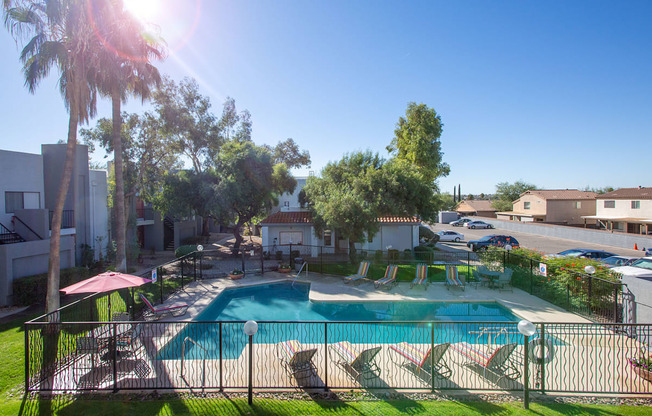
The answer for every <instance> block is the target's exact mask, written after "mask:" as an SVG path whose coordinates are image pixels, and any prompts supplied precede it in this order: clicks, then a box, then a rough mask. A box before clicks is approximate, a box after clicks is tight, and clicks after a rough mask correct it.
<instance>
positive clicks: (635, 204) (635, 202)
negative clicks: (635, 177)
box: [632, 201, 641, 209]
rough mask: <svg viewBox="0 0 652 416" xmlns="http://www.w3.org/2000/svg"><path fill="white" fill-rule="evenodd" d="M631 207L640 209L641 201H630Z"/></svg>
mask: <svg viewBox="0 0 652 416" xmlns="http://www.w3.org/2000/svg"><path fill="white" fill-rule="evenodd" d="M632 209H641V201H632Z"/></svg>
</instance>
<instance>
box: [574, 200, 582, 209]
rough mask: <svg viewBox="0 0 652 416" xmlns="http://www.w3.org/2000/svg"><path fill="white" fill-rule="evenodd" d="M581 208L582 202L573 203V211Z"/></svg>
mask: <svg viewBox="0 0 652 416" xmlns="http://www.w3.org/2000/svg"><path fill="white" fill-rule="evenodd" d="M581 208H582V201H576V202H575V209H581Z"/></svg>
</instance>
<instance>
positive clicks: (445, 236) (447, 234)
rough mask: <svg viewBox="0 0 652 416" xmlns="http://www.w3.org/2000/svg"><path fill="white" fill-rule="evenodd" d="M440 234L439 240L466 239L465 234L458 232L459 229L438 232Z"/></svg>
mask: <svg viewBox="0 0 652 416" xmlns="http://www.w3.org/2000/svg"><path fill="white" fill-rule="evenodd" d="M437 235H438V236H439V241H455V242H458V241H462V240H464V234H461V233H458V232H457V231H451V230H445V231H440V232H438V233H437Z"/></svg>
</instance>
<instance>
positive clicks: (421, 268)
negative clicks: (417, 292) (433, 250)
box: [410, 264, 430, 289]
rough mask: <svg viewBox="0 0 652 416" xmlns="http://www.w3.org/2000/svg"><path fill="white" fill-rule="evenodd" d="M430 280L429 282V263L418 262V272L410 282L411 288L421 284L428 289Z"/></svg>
mask: <svg viewBox="0 0 652 416" xmlns="http://www.w3.org/2000/svg"><path fill="white" fill-rule="evenodd" d="M429 284H430V282H428V265H427V264H417V273H416V277H415V278H414V280H413V281H412V283H410V289H412V288H413V287H415V286H421V287H423V288H424V289H428V285H429Z"/></svg>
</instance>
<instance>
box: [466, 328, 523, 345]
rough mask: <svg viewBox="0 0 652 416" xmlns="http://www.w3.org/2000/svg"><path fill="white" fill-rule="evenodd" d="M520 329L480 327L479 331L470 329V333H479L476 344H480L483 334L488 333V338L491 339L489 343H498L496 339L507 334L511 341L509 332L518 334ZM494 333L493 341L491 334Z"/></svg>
mask: <svg viewBox="0 0 652 416" xmlns="http://www.w3.org/2000/svg"><path fill="white" fill-rule="evenodd" d="M517 333H518V331H514V330H510V329H509V328H505V327H503V328H499V327H480V330H479V331H469V334H478V338H477V339H476V341H475V342H476V344H480V338H482V336H484V335H487V339H488V341H489V345H493V344H496V339H498V337H500V336H505V337H507V341H508V342H509V334H517ZM492 335H494V339H493V342H492V341H491V336H492Z"/></svg>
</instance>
